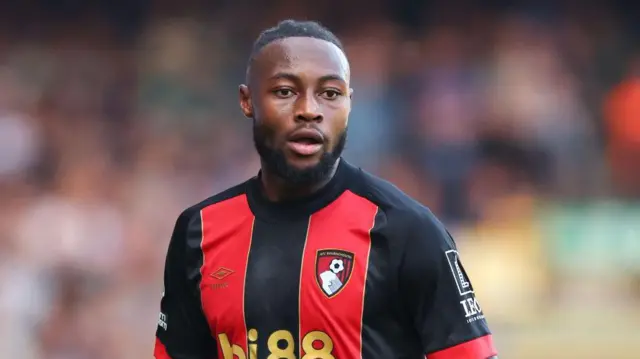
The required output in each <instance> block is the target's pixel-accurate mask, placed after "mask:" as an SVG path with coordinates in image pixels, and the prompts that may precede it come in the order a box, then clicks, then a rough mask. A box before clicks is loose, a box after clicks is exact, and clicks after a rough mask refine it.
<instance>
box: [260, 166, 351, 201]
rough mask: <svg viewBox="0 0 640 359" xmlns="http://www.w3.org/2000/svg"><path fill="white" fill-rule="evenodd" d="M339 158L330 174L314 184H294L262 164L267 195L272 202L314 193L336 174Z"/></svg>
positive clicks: (263, 184)
mask: <svg viewBox="0 0 640 359" xmlns="http://www.w3.org/2000/svg"><path fill="white" fill-rule="evenodd" d="M338 163H339V160H338V161H336V163H335V164H334V165H333V167H332V168H331V172H330V174H329V175H328V176H327V177H326V178H325V179H323V180H322V181H318V182H316V183H312V184H305V185H294V184H291V183H288V182H287V181H286V180H285V179H284V178H282V177H280V176H278V175H276V174H274V173H272V172H270V171H269V170H268V169H267V166H265V165H264V164H263V165H262V175H261V182H262V188H263V191H264V195H265V197H267V199H268V200H270V201H272V202H280V201H286V200H294V199H298V198H304V197H307V196H310V195H312V194H314V193H315V192H317V191H319V190H321V189H322V188H323V187H324V186H326V185H327V183H329V182H330V181H331V179H332V178H333V176H334V175H335V174H336V170H337V169H338Z"/></svg>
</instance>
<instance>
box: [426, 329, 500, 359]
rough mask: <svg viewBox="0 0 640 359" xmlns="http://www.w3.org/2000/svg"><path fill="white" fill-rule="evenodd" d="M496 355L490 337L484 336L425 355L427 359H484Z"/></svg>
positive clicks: (496, 352)
mask: <svg viewBox="0 0 640 359" xmlns="http://www.w3.org/2000/svg"><path fill="white" fill-rule="evenodd" d="M494 355H498V351H497V350H496V348H495V347H494V345H493V338H492V337H491V335H485V336H483V337H479V338H476V339H473V340H470V341H468V342H464V343H462V344H458V345H456V346H453V347H451V348H447V349H443V350H440V351H437V352H435V353H431V354H428V355H427V359H486V358H490V357H492V356H494Z"/></svg>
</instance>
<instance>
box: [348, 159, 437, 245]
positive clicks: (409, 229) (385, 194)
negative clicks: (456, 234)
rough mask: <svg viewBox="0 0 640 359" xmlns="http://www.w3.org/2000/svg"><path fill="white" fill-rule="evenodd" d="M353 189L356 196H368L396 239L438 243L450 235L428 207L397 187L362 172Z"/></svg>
mask: <svg viewBox="0 0 640 359" xmlns="http://www.w3.org/2000/svg"><path fill="white" fill-rule="evenodd" d="M359 177H360V178H359V180H358V181H357V184H356V185H355V186H354V189H353V190H354V192H356V194H357V195H360V196H362V197H365V198H366V199H368V200H369V201H371V202H373V203H374V204H375V205H376V206H378V208H379V213H380V215H381V216H382V217H383V218H384V220H385V222H386V225H387V227H389V231H388V232H390V233H389V234H390V235H392V236H394V237H404V238H409V237H416V236H418V235H420V234H422V237H423V240H430V241H433V242H439V241H442V240H446V239H447V238H448V237H449V235H448V232H447V230H446V228H445V226H444V224H443V223H442V222H441V221H440V220H439V219H438V218H437V217H436V215H435V214H434V213H433V212H432V211H431V210H430V209H429V208H428V207H427V206H425V205H423V204H422V203H420V202H418V201H417V200H415V199H414V198H412V197H411V196H409V195H408V194H406V193H405V192H403V191H402V190H400V189H399V188H398V187H396V186H395V185H394V184H392V183H390V182H389V181H386V180H384V179H382V178H380V177H377V176H375V175H372V174H370V173H368V172H366V171H362V170H360V172H359Z"/></svg>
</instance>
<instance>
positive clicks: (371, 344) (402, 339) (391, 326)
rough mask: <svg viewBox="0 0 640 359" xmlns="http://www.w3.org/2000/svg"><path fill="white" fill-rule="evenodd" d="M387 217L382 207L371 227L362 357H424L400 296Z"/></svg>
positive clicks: (374, 358)
mask: <svg viewBox="0 0 640 359" xmlns="http://www.w3.org/2000/svg"><path fill="white" fill-rule="evenodd" d="M387 222H388V221H387V217H386V215H385V213H384V211H381V210H378V213H377V214H376V219H375V225H374V227H373V229H372V230H371V250H370V252H369V267H368V270H367V283H366V291H365V298H364V309H363V317H362V322H363V327H362V358H363V359H386V358H424V354H421V351H422V350H421V348H420V346H419V341H417V339H416V333H415V331H412V330H411V328H412V326H413V323H411V321H410V318H403V314H402V313H403V311H402V308H401V307H400V304H399V303H400V301H399V300H395V299H399V298H397V296H398V289H397V288H398V286H397V276H396V275H395V273H397V271H396V270H395V269H394V268H393V263H395V262H396V259H394V258H391V253H396V252H398V251H394V250H392V247H393V246H397V245H398V243H394V242H393V241H392V240H389V238H393V236H390V235H389V233H388V223H387Z"/></svg>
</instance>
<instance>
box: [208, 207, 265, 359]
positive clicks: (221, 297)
mask: <svg viewBox="0 0 640 359" xmlns="http://www.w3.org/2000/svg"><path fill="white" fill-rule="evenodd" d="M201 216H202V251H203V255H204V259H203V265H202V268H201V273H202V282H201V283H200V291H201V292H200V293H201V295H202V307H203V310H204V312H205V314H206V316H207V319H208V321H209V327H210V328H211V330H212V334H213V336H214V337H215V338H216V342H218V357H219V358H224V357H225V356H224V355H223V350H224V348H223V344H224V343H225V342H224V341H222V340H221V336H225V337H226V338H227V339H228V343H229V345H228V348H230V347H232V346H234V345H237V346H239V347H240V348H241V349H242V351H243V352H244V353H247V327H246V322H245V318H244V285H245V277H246V270H247V260H248V257H249V249H250V247H251V236H252V231H253V221H254V217H253V214H252V213H251V210H250V209H249V204H248V202H247V198H246V196H245V195H242V196H238V197H234V198H232V199H229V200H226V201H223V202H220V203H216V204H214V205H211V206H209V207H206V208H204V209H203V210H202V212H201ZM214 276H217V278H216V277H214Z"/></svg>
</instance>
